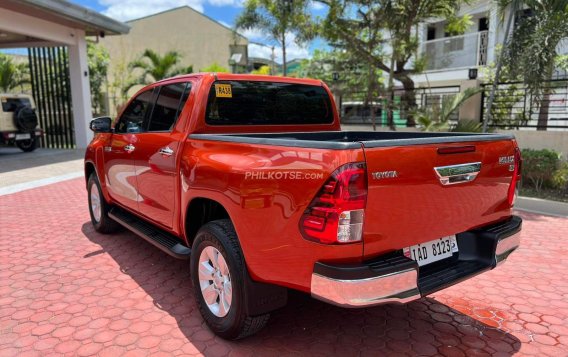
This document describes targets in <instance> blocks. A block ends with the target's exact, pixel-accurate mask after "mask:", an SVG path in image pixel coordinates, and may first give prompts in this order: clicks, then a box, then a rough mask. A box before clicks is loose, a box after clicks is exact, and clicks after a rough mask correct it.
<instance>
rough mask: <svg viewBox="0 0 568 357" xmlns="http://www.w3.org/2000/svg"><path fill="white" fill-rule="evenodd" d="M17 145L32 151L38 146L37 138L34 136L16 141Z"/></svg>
mask: <svg viewBox="0 0 568 357" xmlns="http://www.w3.org/2000/svg"><path fill="white" fill-rule="evenodd" d="M16 146H17V147H19V148H20V150H22V151H23V152H32V151H34V150H35V149H36V148H37V140H36V139H35V137H33V136H32V138H31V139H28V140H19V141H16Z"/></svg>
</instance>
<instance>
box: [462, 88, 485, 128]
mask: <svg viewBox="0 0 568 357" xmlns="http://www.w3.org/2000/svg"><path fill="white" fill-rule="evenodd" d="M478 87H479V81H478V80H477V79H474V80H464V81H462V82H461V84H460V91H461V92H463V91H465V90H466V89H467V88H478ZM459 119H460V120H462V119H472V120H479V121H481V93H478V94H476V95H474V96H473V97H471V98H469V99H468V100H466V101H465V102H464V103H463V104H462V106H461V107H460V111H459Z"/></svg>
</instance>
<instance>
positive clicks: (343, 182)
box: [85, 73, 522, 339]
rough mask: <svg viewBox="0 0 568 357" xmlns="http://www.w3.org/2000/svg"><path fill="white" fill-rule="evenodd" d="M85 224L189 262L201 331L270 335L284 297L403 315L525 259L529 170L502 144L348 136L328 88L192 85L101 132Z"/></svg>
mask: <svg viewBox="0 0 568 357" xmlns="http://www.w3.org/2000/svg"><path fill="white" fill-rule="evenodd" d="M90 127H91V129H92V130H93V131H95V133H96V135H95V137H94V139H93V140H92V142H91V144H90V145H89V147H88V149H87V151H86V155H85V178H86V179H87V190H88V199H89V210H90V214H91V220H92V223H93V225H94V227H95V229H96V230H97V231H99V232H102V233H110V232H113V231H115V229H116V228H117V227H118V225H122V226H125V227H127V228H128V229H130V230H132V231H134V232H135V233H137V234H138V235H140V236H141V237H142V238H144V239H146V240H147V241H148V242H150V243H151V244H153V245H155V246H156V247H158V248H159V249H162V250H163V251H164V252H166V253H168V254H170V255H172V256H174V257H176V258H181V259H190V267H191V272H192V283H193V286H194V289H195V296H196V300H197V303H198V306H199V309H200V311H201V314H202V315H203V318H204V319H205V321H206V323H207V324H208V326H209V327H210V328H211V330H213V331H214V332H215V333H216V334H218V335H219V336H221V337H223V338H227V339H237V338H242V337H245V336H247V335H250V334H252V333H254V332H256V331H258V330H259V329H260V328H262V327H263V326H264V325H265V324H266V322H267V320H268V316H269V313H270V312H271V311H273V310H275V309H277V308H280V307H282V306H283V305H285V304H286V300H287V291H288V289H296V290H300V291H303V292H306V293H310V294H311V295H312V296H313V297H314V298H317V299H320V300H323V301H326V302H329V303H332V304H335V305H339V306H344V307H367V306H372V305H378V304H383V303H394V302H398V303H405V302H408V301H411V300H414V299H418V298H420V297H422V296H425V295H428V294H431V293H433V292H435V291H438V290H440V289H443V288H445V287H448V286H450V285H453V284H455V283H458V282H460V281H463V280H465V279H468V278H471V277H473V276H475V275H476V274H479V273H481V272H484V271H487V270H490V269H493V268H495V267H496V266H497V265H499V264H500V263H501V262H503V261H504V260H505V259H506V258H507V256H508V255H509V254H510V253H511V252H512V251H514V250H515V249H516V248H517V247H518V245H519V233H520V230H521V224H522V221H521V219H520V218H519V217H517V216H514V215H512V207H513V204H514V201H515V197H516V193H517V183H518V182H519V179H520V170H521V157H520V152H519V149H518V147H517V144H516V142H515V140H514V138H513V137H512V136H509V135H502V134H471V133H431V132H429V133H422V132H356V131H341V129H340V124H339V118H338V113H337V110H336V107H335V104H334V100H333V97H332V95H331V93H330V91H329V89H328V87H327V86H326V85H325V84H324V83H322V82H321V81H316V80H307V79H293V78H282V77H270V76H251V75H231V74H211V73H209V74H191V75H186V76H179V77H175V78H171V79H167V80H163V81H160V82H157V83H155V84H152V85H149V86H147V87H145V88H143V89H142V90H141V91H139V92H138V93H137V94H136V95H135V96H134V97H133V98H132V99H131V100H130V101H129V103H128V104H127V105H126V107H125V109H124V110H123V111H122V113H120V115H118V118H117V119H116V121H115V122H114V124H113V123H112V121H111V119H110V118H109V117H103V118H96V119H93V120H92V122H91V124H90Z"/></svg>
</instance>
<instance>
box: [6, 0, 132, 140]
mask: <svg viewBox="0 0 568 357" xmlns="http://www.w3.org/2000/svg"><path fill="white" fill-rule="evenodd" d="M128 30H129V27H128V26H127V25H126V24H123V23H121V22H118V21H115V20H113V19H110V18H108V17H106V16H104V15H101V14H99V13H97V12H95V11H92V10H90V9H87V8H85V7H82V6H79V5H76V4H73V3H70V2H69V1H67V0H1V1H0V49H4V48H7V49H9V48H34V49H39V50H41V53H40V54H39V55H38V58H41V60H42V61H43V62H44V63H45V64H46V65H45V66H44V67H53V66H50V65H49V63H50V62H49V61H50V58H51V57H50V56H49V54H50V53H51V54H52V53H54V50H53V49H54V48H64V49H65V51H66V54H68V58H69V59H68V77H69V78H62V77H58V80H52V81H50V80H49V77H48V76H45V75H44V76H43V77H41V78H42V79H41V80H36V81H35V82H36V83H37V85H41V86H43V89H44V90H45V92H46V93H50V94H52V95H56V94H57V93H56V92H57V91H58V90H60V89H61V87H64V86H65V84H66V83H68V84H69V87H70V92H71V93H70V97H71V101H72V102H71V103H70V106H71V108H70V109H71V112H70V113H69V114H70V116H71V118H68V119H70V121H69V122H68V123H67V124H68V125H69V128H70V130H71V131H72V133H71V134H72V138H73V139H72V141H73V143H74V145H75V147H77V148H85V147H87V145H88V143H89V141H90V140H91V138H92V132H91V131H90V130H89V129H88V123H89V121H90V120H91V119H92V118H91V115H92V114H91V92H90V88H89V71H88V64H87V47H86V39H85V38H86V36H99V37H104V36H110V35H119V34H124V33H128ZM36 69H37V68H36ZM50 73H51V72H50ZM44 74H45V73H44ZM65 77H67V76H65ZM33 85H34V79H33V78H32V86H33ZM56 96H57V95H56ZM37 102H38V98H36V105H37ZM50 105H51V104H49V105H48V106H46V107H45V108H44V109H42V108H39V114H40V116H42V115H44V116H45V115H47V113H49V112H50V111H51V112H53V111H54V109H53V108H51V107H50ZM40 107H41V106H40Z"/></svg>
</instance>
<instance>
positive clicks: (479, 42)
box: [413, 0, 568, 119]
mask: <svg viewBox="0 0 568 357" xmlns="http://www.w3.org/2000/svg"><path fill="white" fill-rule="evenodd" d="M465 14H469V15H471V17H472V22H473V24H472V25H471V26H470V27H469V29H468V30H467V31H466V32H465V34H463V35H460V36H450V35H449V34H448V33H446V32H445V25H446V21H445V20H443V19H432V20H431V21H429V22H428V23H426V24H423V25H422V26H420V27H419V29H418V34H419V39H420V53H421V55H422V56H425V58H426V69H425V72H424V73H423V74H420V75H416V76H413V79H414V81H415V84H416V87H417V88H428V87H429V88H432V89H431V90H429V91H428V92H429V93H431V95H434V96H436V93H439V95H438V97H441V96H443V95H444V94H451V93H457V92H460V91H463V90H465V89H466V88H470V87H479V86H480V85H481V83H482V82H483V81H484V80H486V79H487V78H485V77H486V76H487V74H488V73H489V71H488V70H486V67H487V66H490V65H491V64H494V63H495V62H496V55H497V54H498V53H497V52H498V51H497V50H496V49H497V48H498V45H500V44H502V43H503V39H504V37H505V27H506V19H507V17H508V16H509V13H508V11H507V12H506V13H505V14H504V16H503V18H501V17H500V15H499V11H498V8H497V4H496V2H495V1H491V0H481V1H474V2H472V3H471V4H470V5H463V6H462V8H461V9H460V11H459V12H458V16H463V15H465ZM521 14H522V13H521ZM518 15H519V14H517V16H518ZM513 26H514V23H513ZM559 50H560V52H561V53H568V46H566V45H562V46H560V48H559ZM430 100H432V99H430ZM434 100H435V98H434ZM481 101H482V96H481V94H480V95H477V96H476V97H474V98H472V99H470V100H469V101H468V102H466V103H465V105H463V106H462V108H461V110H460V118H461V119H479V118H481V115H482V113H481V110H482V102H481ZM567 115H568V113H567Z"/></svg>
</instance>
